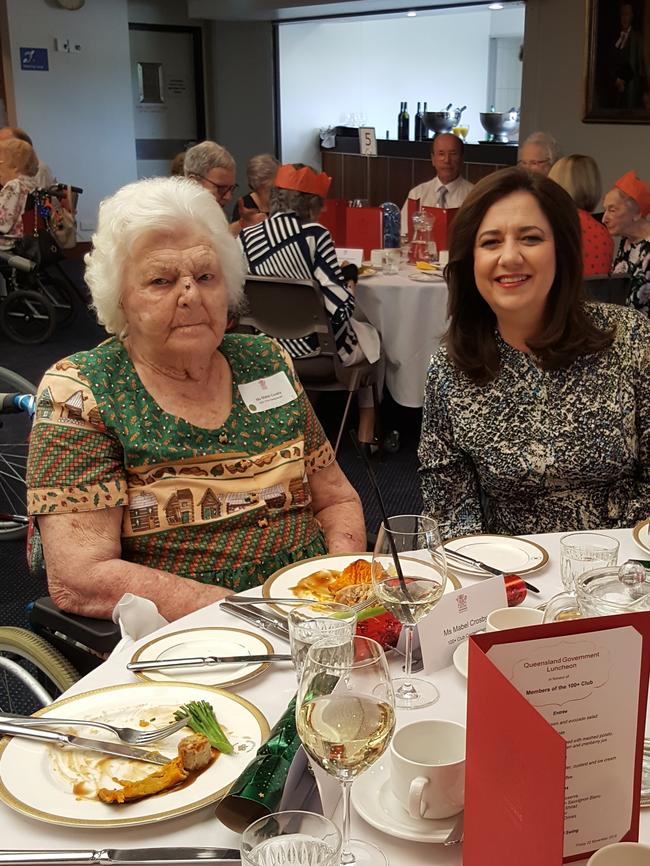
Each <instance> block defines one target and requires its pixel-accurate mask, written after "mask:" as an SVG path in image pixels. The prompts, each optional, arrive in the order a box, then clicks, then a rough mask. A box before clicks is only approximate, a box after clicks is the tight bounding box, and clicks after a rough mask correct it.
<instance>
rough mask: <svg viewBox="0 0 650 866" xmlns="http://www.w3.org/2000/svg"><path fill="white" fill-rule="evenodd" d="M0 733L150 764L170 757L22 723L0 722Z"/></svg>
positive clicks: (159, 762) (164, 762)
mask: <svg viewBox="0 0 650 866" xmlns="http://www.w3.org/2000/svg"><path fill="white" fill-rule="evenodd" d="M0 734H7V735H9V736H11V737H23V738H24V739H25V740H40V741H41V742H44V743H60V744H61V745H63V746H75V747H76V748H78V749H90V750H91V751H93V752H102V753H104V754H107V755H117V756H118V757H120V758H132V759H133V760H134V761H147V762H148V763H150V764H168V763H169V761H170V758H166V757H165V756H164V755H161V754H159V753H158V752H154V751H147V750H146V749H136V748H135V747H134V746H123V745H122V744H121V743H109V742H106V741H104V740H92V739H89V738H88V737H76V736H74V735H73V734H61V733H59V731H48V730H46V729H45V728H39V729H38V730H36V728H24V727H23V726H22V725H12V724H10V723H9V722H0Z"/></svg>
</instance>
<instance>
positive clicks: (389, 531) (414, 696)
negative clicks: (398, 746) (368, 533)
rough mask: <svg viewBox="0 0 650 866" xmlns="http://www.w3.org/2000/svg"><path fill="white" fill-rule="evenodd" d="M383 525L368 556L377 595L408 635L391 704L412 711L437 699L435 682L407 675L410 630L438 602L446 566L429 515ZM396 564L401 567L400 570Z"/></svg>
mask: <svg viewBox="0 0 650 866" xmlns="http://www.w3.org/2000/svg"><path fill="white" fill-rule="evenodd" d="M388 524H389V525H388V527H387V526H386V525H385V523H382V525H381V527H380V529H379V534H378V535H377V541H376V543H375V550H374V553H373V557H372V582H373V585H374V588H375V595H376V596H377V598H378V599H379V601H381V603H382V604H383V605H384V607H386V609H387V610H389V611H390V613H392V614H393V616H394V617H395V619H397V620H399V622H401V623H402V625H403V627H404V629H405V632H406V673H405V676H403V677H399V678H397V679H395V680H394V683H393V684H394V686H395V705H396V706H398V707H404V708H407V709H411V708H414V707H425V706H427V705H428V704H433V703H435V702H436V701H437V700H438V697H439V693H438V689H437V688H436V687H435V686H434V685H433V683H431V682H429V681H428V680H424V679H414V678H413V677H412V676H411V668H412V664H413V631H414V629H415V626H416V625H417V623H418V622H419V621H420V620H421V619H423V618H424V617H425V616H426V615H427V614H428V613H430V612H431V611H432V610H433V608H434V607H435V606H436V604H437V603H438V602H439V601H440V599H441V598H442V596H443V593H444V591H445V585H446V583H447V563H446V559H445V553H444V548H443V546H442V538H441V536H440V531H439V529H438V524H437V523H436V521H435V520H433V518H431V517H421V516H420V515H414V514H401V515H398V516H396V517H390V518H388ZM398 565H399V568H398Z"/></svg>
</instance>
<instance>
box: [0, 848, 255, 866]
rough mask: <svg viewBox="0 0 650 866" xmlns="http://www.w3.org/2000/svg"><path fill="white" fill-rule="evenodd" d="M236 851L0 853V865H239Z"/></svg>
mask: <svg viewBox="0 0 650 866" xmlns="http://www.w3.org/2000/svg"><path fill="white" fill-rule="evenodd" d="M239 858H240V854H239V851H237V850H236V849H234V848H103V849H102V850H100V851H91V850H88V851H82V850H79V851H76V850H75V851H0V863H7V864H12V866H13V864H15V866H18V864H20V866H48V864H50V863H52V864H57V866H63V864H69V866H75V864H76V866H81V864H106V866H113V864H115V866H118V864H122V863H160V864H163V866H168V864H173V863H187V862H188V861H190V862H191V861H193V860H196V861H197V862H198V863H213V864H217V863H224V864H225V863H230V864H233V866H234V864H240V863H241V860H240V859H239Z"/></svg>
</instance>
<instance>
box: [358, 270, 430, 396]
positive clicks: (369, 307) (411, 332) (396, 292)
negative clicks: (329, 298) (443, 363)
mask: <svg viewBox="0 0 650 866" xmlns="http://www.w3.org/2000/svg"><path fill="white" fill-rule="evenodd" d="M410 271H412V269H408V270H407V271H404V270H403V271H400V273H399V274H396V275H394V276H385V275H383V274H378V275H377V276H375V277H368V278H367V279H362V280H359V283H358V285H357V288H356V299H357V310H358V313H357V315H358V316H359V318H364V319H367V320H368V321H369V322H370V323H371V324H372V325H374V326H375V328H376V329H377V330H378V331H379V334H380V336H381V343H382V346H383V349H384V354H385V356H386V385H387V386H388V390H389V391H390V393H391V395H392V396H393V399H394V400H395V401H396V402H397V403H400V404H401V405H402V406H410V407H412V408H418V407H420V406H422V401H423V395H424V383H425V381H426V375H427V369H428V367H429V360H430V358H431V355H433V354H434V352H435V351H436V350H437V348H438V346H439V345H440V337H441V336H442V333H443V331H444V330H445V326H446V320H447V284H446V283H445V281H444V280H443V279H442V277H439V278H438V279H436V280H435V281H434V282H426V283H420V282H416V281H415V280H411V279H409V277H408V273H409V272H410Z"/></svg>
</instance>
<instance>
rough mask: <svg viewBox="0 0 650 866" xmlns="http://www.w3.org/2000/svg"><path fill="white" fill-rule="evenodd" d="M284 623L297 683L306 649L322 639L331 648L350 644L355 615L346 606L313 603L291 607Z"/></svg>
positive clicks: (355, 621)
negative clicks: (329, 643) (286, 625)
mask: <svg viewBox="0 0 650 866" xmlns="http://www.w3.org/2000/svg"><path fill="white" fill-rule="evenodd" d="M288 623H289V642H290V644H291V657H292V659H293V664H294V666H295V668H296V676H297V677H298V682H300V677H301V675H302V669H303V666H304V663H305V659H306V658H307V653H308V652H309V647H310V646H312V644H315V643H317V642H318V641H320V640H323V639H325V638H327V640H328V641H330V642H331V643H332V645H333V646H338V645H342V644H346V643H351V641H352V636H353V635H354V630H355V628H356V625H357V615H356V612H355V611H353V610H350V608H349V607H348V605H346V604H336V603H335V602H317V601H314V602H311V603H307V602H306V603H305V604H301V605H300V606H299V607H294V608H292V610H291V611H290V612H289V616H288Z"/></svg>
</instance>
